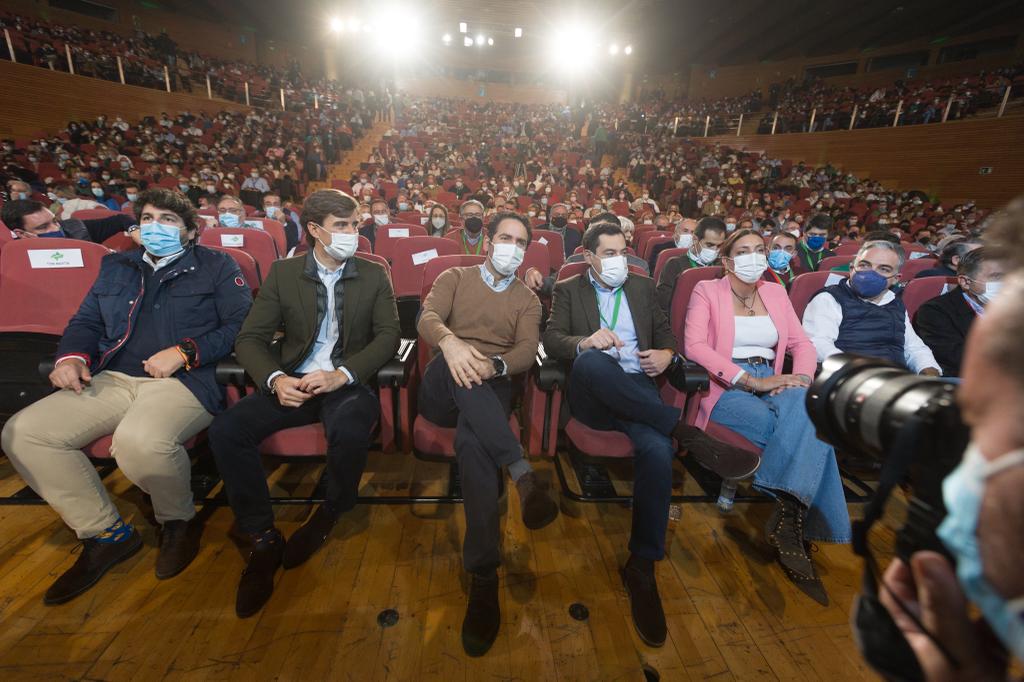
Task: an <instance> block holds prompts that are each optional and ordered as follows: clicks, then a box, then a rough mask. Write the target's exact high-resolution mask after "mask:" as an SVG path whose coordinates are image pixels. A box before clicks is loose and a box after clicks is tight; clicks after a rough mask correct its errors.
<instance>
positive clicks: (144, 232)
mask: <svg viewBox="0 0 1024 682" xmlns="http://www.w3.org/2000/svg"><path fill="white" fill-rule="evenodd" d="M140 231H141V236H142V247H143V248H144V249H146V251H148V252H149V253H150V255H153V256H157V257H158V258H163V257H164V256H173V255H174V254H176V253H178V252H180V251H182V250H183V249H184V248H185V247H184V246H182V245H181V230H180V229H179V228H178V226H177V225H164V224H163V223H158V222H155V221H154V222H151V223H146V224H145V225H143V226H142V227H141V228H140Z"/></svg>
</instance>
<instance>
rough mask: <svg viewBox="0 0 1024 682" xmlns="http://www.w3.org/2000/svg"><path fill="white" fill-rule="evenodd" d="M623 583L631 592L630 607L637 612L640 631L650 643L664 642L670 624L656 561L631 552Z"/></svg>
mask: <svg viewBox="0 0 1024 682" xmlns="http://www.w3.org/2000/svg"><path fill="white" fill-rule="evenodd" d="M622 584H623V585H624V586H625V587H626V593H627V594H628V595H629V610H630V612H631V613H632V614H633V626H634V627H635V628H636V633H637V634H638V635H640V639H642V640H643V642H644V644H646V645H648V646H653V647H659V646H663V645H664V644H665V637H666V636H667V633H668V628H667V627H666V625H665V611H664V610H663V609H662V607H661V597H660V596H659V595H658V583H657V581H656V580H655V579H654V562H653V561H651V560H650V559H644V558H642V557H638V556H635V555H632V554H631V555H630V556H629V560H628V561H626V565H625V566H624V567H623V568H622Z"/></svg>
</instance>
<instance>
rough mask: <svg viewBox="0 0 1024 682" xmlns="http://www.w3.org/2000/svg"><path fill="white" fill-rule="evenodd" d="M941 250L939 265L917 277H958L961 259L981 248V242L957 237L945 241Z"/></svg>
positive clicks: (920, 273) (918, 274)
mask: <svg viewBox="0 0 1024 682" xmlns="http://www.w3.org/2000/svg"><path fill="white" fill-rule="evenodd" d="M944 242H945V243H943V244H942V246H941V248H940V249H939V265H938V266H937V267H934V268H928V269H927V270H922V271H921V272H919V273H917V275H916V277H956V276H958V274H959V269H960V259H961V258H963V257H964V254H966V253H967V252H969V251H973V250H974V249H978V248H981V240H980V239H973V238H970V237H961V236H959V235H958V236H957V237H956V238H953V239H946V240H944Z"/></svg>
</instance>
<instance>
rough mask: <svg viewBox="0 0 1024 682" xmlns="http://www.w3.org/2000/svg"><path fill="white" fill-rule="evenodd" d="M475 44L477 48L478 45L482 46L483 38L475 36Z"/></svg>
mask: <svg viewBox="0 0 1024 682" xmlns="http://www.w3.org/2000/svg"><path fill="white" fill-rule="evenodd" d="M476 44H477V45H478V46H479V45H483V44H484V37H483V36H477V37H476Z"/></svg>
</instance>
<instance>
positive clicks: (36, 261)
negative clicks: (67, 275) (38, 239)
mask: <svg viewBox="0 0 1024 682" xmlns="http://www.w3.org/2000/svg"><path fill="white" fill-rule="evenodd" d="M28 262H29V266H30V267H31V268H33V269H36V268H84V267H85V263H83V262H82V250H81V249H29V251H28Z"/></svg>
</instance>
